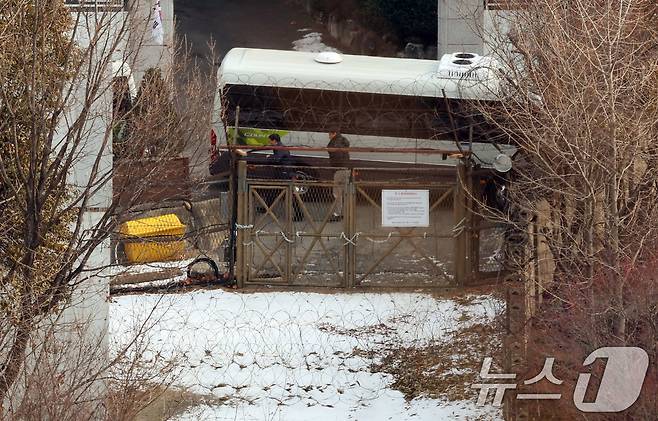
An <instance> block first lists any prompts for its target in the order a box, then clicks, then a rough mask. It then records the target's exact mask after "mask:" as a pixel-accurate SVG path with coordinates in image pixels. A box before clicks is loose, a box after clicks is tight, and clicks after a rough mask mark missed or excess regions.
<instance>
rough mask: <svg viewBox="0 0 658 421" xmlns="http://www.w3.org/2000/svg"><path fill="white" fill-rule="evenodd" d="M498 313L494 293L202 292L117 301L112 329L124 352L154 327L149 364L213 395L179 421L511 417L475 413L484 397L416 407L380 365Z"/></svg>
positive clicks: (415, 401) (434, 401)
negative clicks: (162, 365) (168, 365)
mask: <svg viewBox="0 0 658 421" xmlns="http://www.w3.org/2000/svg"><path fill="white" fill-rule="evenodd" d="M498 306H499V303H498V301H497V300H496V299H494V298H492V297H490V296H479V297H475V298H474V299H472V300H470V301H467V302H462V301H460V303H458V302H456V301H454V300H450V299H436V298H433V297H432V296H430V295H426V294H421V293H336V294H318V293H307V292H292V291H291V292H286V291H284V292H281V291H277V292H257V293H245V292H231V291H224V290H201V291H195V292H189V293H185V294H172V295H155V294H152V295H129V296H120V297H115V298H114V299H113V303H112V305H111V311H110V314H111V323H110V329H111V335H112V336H111V337H112V339H113V340H114V342H115V345H117V346H118V345H121V344H126V343H127V342H128V341H130V340H131V338H132V335H133V333H134V331H135V328H136V326H140V325H143V324H144V323H145V322H146V321H148V322H147V323H146V324H152V328H150V329H149V332H148V340H149V343H150V345H149V348H148V350H149V352H147V353H146V354H145V355H144V358H146V359H152V358H162V357H164V359H169V358H175V359H176V360H177V380H176V382H175V385H176V386H179V387H184V388H189V390H190V391H192V392H194V393H197V394H200V395H204V396H209V397H212V398H213V399H212V402H210V403H208V404H206V405H202V406H196V407H193V408H191V409H189V410H188V411H187V412H185V413H183V414H180V415H179V417H178V419H179V420H199V419H200V420H245V421H247V420H289V421H297V420H299V421H302V420H314V421H325V420H326V421H329V420H419V421H423V420H433V421H434V420H448V419H450V420H452V419H487V420H490V419H501V418H502V415H501V414H500V412H499V411H498V410H496V409H493V408H490V407H489V408H478V407H475V404H474V400H475V398H476V393H475V391H474V393H473V399H471V400H465V401H446V400H438V399H429V398H416V399H413V400H411V401H406V400H405V398H404V396H403V394H402V393H401V392H399V391H396V390H393V389H392V387H391V384H392V383H393V378H392V376H391V375H390V374H387V373H380V372H371V371H370V368H371V364H372V363H373V362H376V361H378V358H379V354H378V352H380V351H381V350H383V349H384V348H385V347H390V346H396V345H399V346H423V345H425V344H428V343H432V342H433V343H436V342H435V341H445V340H448V339H449V338H450V337H451V335H453V334H454V333H455V331H456V330H459V329H463V328H465V327H467V326H469V325H471V324H473V323H475V322H486V321H490V320H491V319H492V318H493V317H494V316H495V312H496V310H495V309H496V308H498ZM469 376H470V378H469V377H468V376H465V379H464V382H465V383H473V382H475V380H476V379H475V378H473V376H472V373H470V374H469Z"/></svg>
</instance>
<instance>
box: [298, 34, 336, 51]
mask: <svg viewBox="0 0 658 421" xmlns="http://www.w3.org/2000/svg"><path fill="white" fill-rule="evenodd" d="M292 49H293V50H295V51H305V52H309V53H321V52H323V51H334V52H336V53H340V50H338V49H337V48H333V47H330V46H328V45H327V44H325V43H324V42H322V34H321V33H319V32H309V33H308V34H305V35H304V36H303V37H302V38H301V39H298V40H296V41H293V42H292Z"/></svg>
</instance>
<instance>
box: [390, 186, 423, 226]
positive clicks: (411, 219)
mask: <svg viewBox="0 0 658 421" xmlns="http://www.w3.org/2000/svg"><path fill="white" fill-rule="evenodd" d="M429 225H430V192H429V190H382V226H383V227H428V226H429Z"/></svg>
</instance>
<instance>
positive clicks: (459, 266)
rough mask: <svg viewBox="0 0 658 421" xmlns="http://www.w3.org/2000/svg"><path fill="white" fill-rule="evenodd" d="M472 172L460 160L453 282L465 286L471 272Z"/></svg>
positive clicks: (467, 164)
mask: <svg viewBox="0 0 658 421" xmlns="http://www.w3.org/2000/svg"><path fill="white" fill-rule="evenodd" d="M472 179H473V176H472V171H471V168H470V165H469V163H468V162H467V161H466V160H465V159H461V160H460V161H459V163H458V164H457V180H456V186H455V199H454V216H455V233H454V238H455V281H456V282H457V284H458V285H465V284H466V283H467V282H468V281H469V278H470V277H471V274H472V272H473V265H472V254H473V253H472V247H473V239H472V238H471V235H472V225H473V215H472V202H473V196H472Z"/></svg>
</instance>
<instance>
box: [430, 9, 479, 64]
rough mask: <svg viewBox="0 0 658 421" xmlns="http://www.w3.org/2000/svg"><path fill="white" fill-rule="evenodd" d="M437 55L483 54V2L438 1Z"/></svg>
mask: <svg viewBox="0 0 658 421" xmlns="http://www.w3.org/2000/svg"><path fill="white" fill-rule="evenodd" d="M437 7H438V16H439V26H438V28H439V30H438V36H437V54H438V58H440V57H441V56H442V55H443V54H449V53H454V52H457V51H467V52H472V53H478V54H482V53H483V51H484V49H483V45H482V38H481V36H480V33H479V29H478V28H480V27H481V26H482V23H483V9H484V5H483V2H482V1H481V0H438V6H437Z"/></svg>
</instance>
